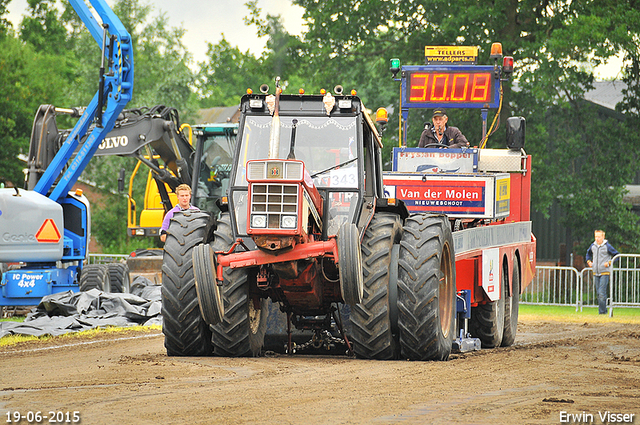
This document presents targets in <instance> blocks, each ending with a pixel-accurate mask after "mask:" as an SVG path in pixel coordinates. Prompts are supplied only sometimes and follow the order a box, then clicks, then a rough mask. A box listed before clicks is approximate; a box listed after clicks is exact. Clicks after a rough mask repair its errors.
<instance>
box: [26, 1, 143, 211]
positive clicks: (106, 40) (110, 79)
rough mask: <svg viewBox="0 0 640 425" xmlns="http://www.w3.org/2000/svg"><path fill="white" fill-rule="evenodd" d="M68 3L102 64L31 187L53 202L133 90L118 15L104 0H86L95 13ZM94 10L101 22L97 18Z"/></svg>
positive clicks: (129, 48)
mask: <svg viewBox="0 0 640 425" xmlns="http://www.w3.org/2000/svg"><path fill="white" fill-rule="evenodd" d="M69 3H71V5H72V6H73V8H74V9H75V11H76V13H77V14H78V16H80V18H81V19H82V22H84V24H85V25H86V27H87V28H88V29H89V32H90V33H91V35H92V36H93V38H94V39H95V40H96V42H97V43H98V46H99V47H100V49H101V52H102V58H101V59H102V65H101V67H100V81H99V87H98V91H97V93H96V94H95V96H94V97H93V99H92V100H91V102H90V103H89V105H88V106H87V109H86V110H85V112H84V113H83V114H82V116H81V117H80V119H79V120H78V122H77V123H76V125H75V127H74V128H73V130H72V131H71V133H70V134H69V136H68V137H67V139H66V140H65V142H64V144H63V145H62V147H61V148H60V150H59V151H58V153H57V155H56V156H55V158H54V159H53V161H52V163H51V164H50V165H49V167H47V170H46V171H45V173H44V174H43V175H42V178H41V179H40V180H39V181H38V183H37V185H36V186H35V188H34V191H36V192H38V193H40V194H43V195H45V196H48V197H49V198H50V199H52V200H53V201H56V202H57V201H58V200H60V199H61V198H63V197H65V196H66V195H67V193H68V191H69V190H71V187H72V186H73V185H74V184H75V182H76V181H77V180H78V178H79V177H80V175H81V174H82V171H84V169H85V167H86V166H87V164H88V162H89V160H90V159H91V158H92V157H93V155H94V154H95V152H96V150H97V149H98V146H99V145H100V143H101V142H102V139H104V137H105V136H106V135H107V133H109V131H111V129H113V126H114V123H115V121H116V119H117V118H118V115H119V114H120V112H121V111H122V110H123V109H124V107H125V106H126V104H127V103H128V102H129V101H130V100H131V95H132V93H133V49H132V46H131V36H130V35H129V32H128V31H127V30H126V29H125V28H124V25H122V22H121V21H120V19H118V17H117V16H116V15H115V14H114V13H113V11H112V10H111V9H110V8H109V6H108V5H107V3H106V2H105V1H104V0H89V3H90V4H91V6H92V7H93V9H94V11H95V14H94V13H93V12H92V10H91V9H90V8H89V7H88V6H87V4H86V3H85V2H84V1H83V0H69ZM96 14H97V15H98V17H99V18H100V19H101V20H102V23H98V22H97V20H96V17H95V15H96ZM105 65H106V66H105ZM94 121H95V122H96V124H97V125H96V126H95V127H94V128H93V130H92V131H91V133H90V134H89V135H88V136H87V138H86V140H85V142H84V143H83V146H82V147H81V149H80V150H79V151H78V153H77V155H75V157H74V158H73V160H72V161H71V164H69V165H68V167H67V164H68V162H69V160H70V158H71V157H72V156H73V153H74V151H75V150H76V148H77V147H78V144H79V143H80V140H81V139H82V138H83V137H84V136H85V135H86V133H87V131H88V129H89V126H90V124H91V123H92V122H94ZM65 167H67V168H66V170H65ZM58 177H59V179H58ZM56 180H57V182H56ZM54 184H55V186H54Z"/></svg>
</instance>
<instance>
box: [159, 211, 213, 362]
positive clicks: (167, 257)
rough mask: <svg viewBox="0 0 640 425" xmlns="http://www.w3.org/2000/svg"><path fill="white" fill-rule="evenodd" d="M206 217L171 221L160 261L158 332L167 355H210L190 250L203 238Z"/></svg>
mask: <svg viewBox="0 0 640 425" xmlns="http://www.w3.org/2000/svg"><path fill="white" fill-rule="evenodd" d="M208 221H209V215H208V214H206V213H202V212H193V211H184V212H182V213H176V214H174V216H173V217H172V218H171V224H170V225H169V229H168V230H167V240H166V242H165V245H164V257H163V260H162V319H163V324H162V333H163V334H164V346H165V348H166V349H167V354H168V355H169V356H208V355H211V352H212V347H211V331H210V329H209V325H208V324H207V323H206V322H205V321H204V319H203V318H202V315H201V314H200V308H199V306H198V295H197V292H196V283H195V277H194V271H193V254H192V252H193V249H194V248H195V247H196V246H197V245H199V244H200V243H202V242H203V240H204V238H205V237H206V230H207V224H208Z"/></svg>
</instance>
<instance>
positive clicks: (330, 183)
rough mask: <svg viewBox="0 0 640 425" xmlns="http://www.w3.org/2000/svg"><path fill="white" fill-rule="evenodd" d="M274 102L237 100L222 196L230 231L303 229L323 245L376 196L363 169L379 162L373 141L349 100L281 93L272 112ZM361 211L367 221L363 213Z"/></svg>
mask: <svg viewBox="0 0 640 425" xmlns="http://www.w3.org/2000/svg"><path fill="white" fill-rule="evenodd" d="M338 91H339V92H340V93H341V90H340V89H339V90H338ZM270 96H271V97H270ZM273 97H274V95H268V94H266V93H262V94H247V95H245V96H244V97H243V98H242V103H241V110H242V117H241V121H240V129H239V137H238V148H237V156H236V158H238V161H236V163H235V164H234V168H233V170H232V177H231V183H230V193H229V207H230V211H232V216H233V219H234V231H235V233H236V234H237V235H239V236H248V235H255V234H260V233H278V232H284V234H287V233H291V232H288V231H287V229H292V228H298V227H300V226H303V227H305V228H304V229H302V231H307V230H309V233H311V234H314V237H315V238H317V239H319V240H327V238H328V237H329V236H331V235H336V234H337V233H338V230H339V228H340V226H341V225H342V224H343V223H345V222H348V223H354V224H357V223H358V221H359V220H360V218H361V217H362V216H363V207H364V205H365V203H366V199H367V198H371V197H374V196H377V195H380V194H381V192H382V188H381V181H380V179H379V177H377V176H376V175H375V174H374V173H372V172H371V171H370V170H371V169H372V168H373V164H374V162H375V161H379V158H380V147H381V142H380V137H379V135H378V132H377V130H376V128H375V126H374V125H373V122H372V121H371V120H370V119H368V118H369V117H368V116H367V115H366V114H363V113H362V110H363V107H362V103H361V101H360V99H359V98H358V97H356V96H355V95H342V94H340V95H338V94H337V95H336V96H333V95H331V94H327V93H325V94H322V95H284V94H282V95H279V99H278V111H277V113H275V110H274V109H273V108H275V105H273V99H272V98H273ZM270 103H271V104H272V105H273V106H271V107H270V106H269V105H270ZM270 108H272V109H270ZM274 140H277V141H274ZM296 183H300V186H301V187H302V189H301V190H300V191H298V190H297V188H296ZM302 210H304V211H303V213H302V215H300V222H297V218H296V217H297V216H298V212H300V211H302ZM364 210H365V212H364V215H365V216H366V211H368V210H370V208H369V209H367V208H364ZM308 225H312V227H308ZM311 228H313V229H312V230H311Z"/></svg>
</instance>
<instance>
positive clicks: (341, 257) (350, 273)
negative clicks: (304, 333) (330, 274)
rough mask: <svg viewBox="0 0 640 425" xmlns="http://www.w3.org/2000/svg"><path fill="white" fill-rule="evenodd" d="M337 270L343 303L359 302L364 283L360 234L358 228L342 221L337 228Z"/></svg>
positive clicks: (354, 303)
mask: <svg viewBox="0 0 640 425" xmlns="http://www.w3.org/2000/svg"><path fill="white" fill-rule="evenodd" d="M338 272H339V273H340V292H341V293H342V299H343V300H344V302H345V304H349V305H351V306H353V305H356V304H359V303H361V302H362V297H363V294H364V284H363V282H362V258H361V253H360V236H359V235H358V228H357V227H356V225H355V224H353V223H343V224H342V226H340V230H338Z"/></svg>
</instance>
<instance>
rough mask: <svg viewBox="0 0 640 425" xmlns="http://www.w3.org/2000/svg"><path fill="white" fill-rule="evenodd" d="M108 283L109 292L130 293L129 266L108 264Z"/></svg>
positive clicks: (125, 264)
mask: <svg viewBox="0 0 640 425" xmlns="http://www.w3.org/2000/svg"><path fill="white" fill-rule="evenodd" d="M107 267H108V268H109V282H110V283H111V292H119V293H122V294H128V293H129V292H131V279H130V278H129V266H127V263H109V264H107Z"/></svg>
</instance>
